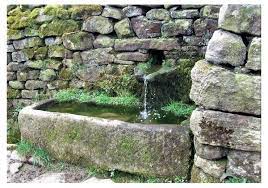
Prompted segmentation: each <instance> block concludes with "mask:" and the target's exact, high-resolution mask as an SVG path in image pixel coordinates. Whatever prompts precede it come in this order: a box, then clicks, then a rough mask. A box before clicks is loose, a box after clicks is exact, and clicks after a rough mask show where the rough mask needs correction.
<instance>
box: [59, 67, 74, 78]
mask: <svg viewBox="0 0 268 188" xmlns="http://www.w3.org/2000/svg"><path fill="white" fill-rule="evenodd" d="M73 77H74V71H73V69H71V68H66V69H62V70H61V71H60V73H59V78H60V79H62V80H71V79H72V78H73Z"/></svg>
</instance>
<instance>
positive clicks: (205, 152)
mask: <svg viewBox="0 0 268 188" xmlns="http://www.w3.org/2000/svg"><path fill="white" fill-rule="evenodd" d="M194 148H195V152H196V154H197V155H198V156H200V157H202V158H204V159H208V160H215V159H221V158H223V157H226V156H227V153H228V149H227V148H224V147H218V146H211V145H208V144H201V143H199V142H198V140H197V139H196V138H195V139H194Z"/></svg>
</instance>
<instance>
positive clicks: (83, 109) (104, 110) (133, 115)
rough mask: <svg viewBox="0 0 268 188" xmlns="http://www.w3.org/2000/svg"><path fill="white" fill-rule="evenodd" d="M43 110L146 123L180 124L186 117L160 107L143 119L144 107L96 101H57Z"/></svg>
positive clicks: (149, 112)
mask: <svg viewBox="0 0 268 188" xmlns="http://www.w3.org/2000/svg"><path fill="white" fill-rule="evenodd" d="M41 110H45V111H49V112H62V113H70V114H77V115H83V116H90V117H100V118H105V119H111V120H121V121H125V122H130V123H144V124H149V123H151V124H179V123H181V122H182V121H183V120H185V118H180V117H178V116H175V115H174V114H172V113H170V112H165V111H163V110H160V109H159V110H149V111H148V117H147V119H143V118H142V116H141V114H140V112H141V111H142V110H143V109H139V108H128V107H121V106H108V105H107V106H106V105H96V104H94V103H76V102H68V103H55V104H51V105H48V106H47V107H44V108H42V109H41Z"/></svg>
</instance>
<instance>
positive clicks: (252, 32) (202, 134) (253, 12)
mask: <svg viewBox="0 0 268 188" xmlns="http://www.w3.org/2000/svg"><path fill="white" fill-rule="evenodd" d="M218 21H219V29H218V30H217V31H215V32H214V34H213V36H212V38H211V39H210V41H209V43H208V46H207V51H206V54H205V59H204V60H200V61H198V62H197V63H196V64H195V66H194V68H193V69H192V72H191V77H192V88H191V92H190V97H191V99H192V100H193V101H194V102H195V103H196V104H197V105H198V108H197V109H196V110H195V111H194V112H193V113H192V115H191V120H190V126H191V130H192V132H193V134H194V138H195V139H194V140H195V144H194V145H195V150H196V154H195V158H194V166H193V169H192V179H191V180H192V182H220V181H221V180H222V179H224V178H226V177H231V176H233V177H238V178H246V179H248V180H250V181H254V182H260V181H261V8H260V6H259V5H224V6H222V7H221V9H220V13H219V20H218Z"/></svg>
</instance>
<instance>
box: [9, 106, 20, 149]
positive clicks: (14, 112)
mask: <svg viewBox="0 0 268 188" xmlns="http://www.w3.org/2000/svg"><path fill="white" fill-rule="evenodd" d="M22 108H23V105H22V104H20V103H18V104H17V106H16V107H15V108H11V109H10V110H8V114H7V118H8V120H7V143H9V144H15V143H18V142H19V141H20V136H21V135H20V128H19V124H18V115H19V112H20V111H21V109H22Z"/></svg>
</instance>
